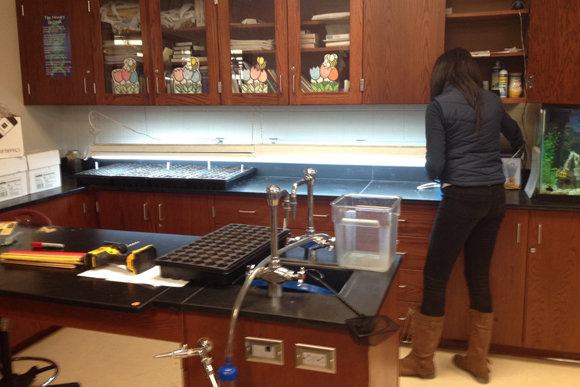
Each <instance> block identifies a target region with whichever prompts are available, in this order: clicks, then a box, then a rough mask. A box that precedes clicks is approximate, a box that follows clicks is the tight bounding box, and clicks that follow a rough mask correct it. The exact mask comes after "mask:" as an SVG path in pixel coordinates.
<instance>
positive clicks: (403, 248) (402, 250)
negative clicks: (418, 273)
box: [397, 236, 429, 270]
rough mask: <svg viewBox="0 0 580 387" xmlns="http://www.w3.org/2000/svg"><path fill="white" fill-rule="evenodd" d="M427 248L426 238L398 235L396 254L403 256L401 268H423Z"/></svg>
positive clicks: (427, 240) (427, 241)
mask: <svg viewBox="0 0 580 387" xmlns="http://www.w3.org/2000/svg"><path fill="white" fill-rule="evenodd" d="M428 249H429V239H428V238H414V237H406V236H400V237H399V239H397V254H401V255H402V256H403V260H402V261H401V269H411V270H423V267H424V266H425V259H426V258H427V250H428Z"/></svg>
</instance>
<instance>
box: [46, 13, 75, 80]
mask: <svg viewBox="0 0 580 387" xmlns="http://www.w3.org/2000/svg"><path fill="white" fill-rule="evenodd" d="M42 40H43V46H44V69H45V74H46V76H47V77H49V78H70V77H72V49H71V45H70V26H69V20H68V16H66V15H52V16H46V15H45V16H43V17H42Z"/></svg>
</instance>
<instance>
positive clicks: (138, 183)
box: [111, 164, 166, 187]
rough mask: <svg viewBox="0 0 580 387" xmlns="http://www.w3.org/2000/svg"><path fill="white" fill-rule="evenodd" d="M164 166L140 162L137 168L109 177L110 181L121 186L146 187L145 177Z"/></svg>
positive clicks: (162, 168) (161, 169) (159, 170)
mask: <svg viewBox="0 0 580 387" xmlns="http://www.w3.org/2000/svg"><path fill="white" fill-rule="evenodd" d="M165 168H166V166H165V165H163V164H141V165H140V166H138V167H137V168H134V169H131V170H128V171H125V172H123V173H121V174H119V175H117V176H113V177H111V183H112V184H113V185H115V186H121V187H147V186H148V180H147V178H148V177H149V176H151V175H154V174H156V173H158V172H161V171H163V170H164V169H165Z"/></svg>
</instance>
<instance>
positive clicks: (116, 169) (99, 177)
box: [75, 163, 139, 185]
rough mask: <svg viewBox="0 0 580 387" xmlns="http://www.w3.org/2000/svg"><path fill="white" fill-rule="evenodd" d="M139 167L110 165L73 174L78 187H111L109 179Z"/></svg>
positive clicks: (133, 165) (132, 164)
mask: <svg viewBox="0 0 580 387" xmlns="http://www.w3.org/2000/svg"><path fill="white" fill-rule="evenodd" d="M137 167H139V164H134V163H126V164H122V163H119V164H112V165H107V166H104V167H101V168H99V169H90V170H88V171H83V172H79V173H75V179H76V181H77V184H78V185H111V177H112V176H116V175H118V174H121V173H123V172H125V171H128V170H130V169H134V168H137Z"/></svg>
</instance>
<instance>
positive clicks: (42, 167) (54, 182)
mask: <svg viewBox="0 0 580 387" xmlns="http://www.w3.org/2000/svg"><path fill="white" fill-rule="evenodd" d="M26 161H27V163H28V188H29V191H30V193H31V194H33V193H36V192H41V191H46V190H47V189H52V188H56V187H60V186H61V185H62V182H61V179H60V154H59V153H58V151H57V150H51V151H47V152H37V153H30V154H27V155H26Z"/></svg>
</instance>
